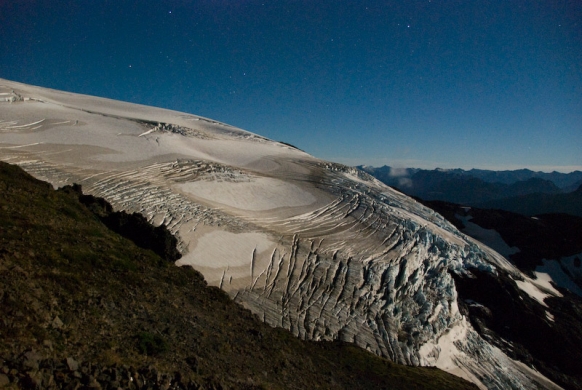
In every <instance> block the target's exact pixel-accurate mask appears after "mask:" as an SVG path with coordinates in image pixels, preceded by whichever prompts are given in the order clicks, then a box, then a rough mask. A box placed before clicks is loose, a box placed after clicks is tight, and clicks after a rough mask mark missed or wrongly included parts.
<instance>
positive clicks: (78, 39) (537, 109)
mask: <svg viewBox="0 0 582 390" xmlns="http://www.w3.org/2000/svg"><path fill="white" fill-rule="evenodd" d="M0 77H1V78H6V79H10V80H14V81H19V82H24V83H28V84H34V85H40V86H43V87H49V88H55V89H61V90H67V91H71V92H77V93H84V94H91V95H96V96H102V97H108V98H112V99H118V100H124V101H130V102H135V103H141V104H147V105H154V106H158V107H164V108H170V109H174V110H178V111H184V112H189V113H193V114H197V115H202V116H205V117H210V118H212V119H216V120H219V121H222V122H226V123H229V124H231V125H234V126H237V127H240V128H243V129H246V130H249V131H252V132H254V133H258V134H260V135H263V136H266V137H269V138H271V139H274V140H278V141H285V142H288V143H291V144H293V145H295V146H297V147H299V148H301V149H303V150H305V151H307V152H309V153H310V154H313V155H315V156H317V157H320V158H324V159H328V160H332V161H338V162H343V163H346V164H350V165H359V164H368V165H374V166H380V165H384V164H388V165H393V166H399V167H421V168H436V167H441V168H453V167H462V168H473V167H476V168H491V169H515V168H524V167H526V168H531V169H535V170H546V171H547V170H552V169H556V170H560V171H570V170H572V169H581V170H582V1H579V0H572V1H560V0H551V1H550V0H543V1H511V0H497V1H479V0H465V1H455V0H446V1H445V0H425V1H406V0H397V1H365V0H362V1H356V0H353V1H347V0H334V1H330V0H308V1H291V0H279V1H267V0H263V1H251V0H200V1H186V0H183V1H160V0H155V1H150V0H139V1H123V0H115V1H101V0H91V1H89V0H86V1H61V0H59V1H55V0H51V1H48V0H45V1H34V0H18V1H16V0H0ZM0 119H2V118H0Z"/></svg>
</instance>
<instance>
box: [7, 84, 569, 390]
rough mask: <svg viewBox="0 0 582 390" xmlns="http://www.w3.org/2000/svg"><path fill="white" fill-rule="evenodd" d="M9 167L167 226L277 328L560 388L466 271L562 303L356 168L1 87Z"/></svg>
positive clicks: (495, 384)
mask: <svg viewBox="0 0 582 390" xmlns="http://www.w3.org/2000/svg"><path fill="white" fill-rule="evenodd" d="M0 159H1V160H3V161H6V162H9V163H12V164H17V165H19V166H21V167H22V168H23V169H25V170H26V171H28V172H29V173H31V174H32V175H34V176H35V177H37V178H39V179H42V180H46V181H48V182H50V183H52V184H53V185H54V186H57V187H58V186H63V185H66V184H72V183H78V184H81V185H82V186H83V191H84V192H85V193H90V194H92V195H95V196H100V197H104V198H105V199H106V200H108V201H109V202H110V203H111V204H112V205H113V206H114V208H115V209H118V210H119V209H123V210H126V211H128V212H140V213H142V214H144V215H145V216H146V217H147V218H148V219H149V220H150V221H151V222H152V223H154V224H161V223H163V224H165V225H167V226H168V228H169V229H170V230H171V231H172V232H173V233H174V234H175V235H176V236H177V238H178V240H179V250H180V251H181V253H182V254H183V257H182V259H180V260H179V261H178V265H192V266H193V267H194V268H196V269H198V270H199V271H200V272H202V273H203V275H204V276H205V278H206V280H207V281H208V282H209V283H210V284H212V285H216V286H220V287H221V288H223V289H224V290H225V291H227V292H228V293H229V294H230V295H231V296H232V297H233V298H234V299H235V300H236V301H237V302H239V303H241V304H242V305H244V306H245V307H247V308H249V309H250V310H251V311H253V312H254V313H255V314H257V315H258V316H260V317H261V318H262V319H263V320H264V321H266V322H267V323H269V324H271V325H273V326H280V327H283V328H286V329H289V330H290V331H291V332H293V333H294V334H295V335H297V336H298V337H301V338H304V339H311V340H332V339H340V340H344V341H349V342H354V343H356V344H358V345H359V346H361V347H362V348H365V349H367V350H369V351H371V352H373V353H376V354H378V355H381V356H385V357H387V358H390V359H392V360H394V361H397V362H400V363H405V364H410V365H433V366H437V367H439V368H442V369H444V370H446V371H448V372H451V373H453V374H456V375H460V376H463V377H465V378H467V379H469V380H471V381H473V382H475V383H477V384H478V385H479V386H480V387H482V388H502V387H506V386H507V385H508V384H510V385H511V386H512V387H514V388H523V389H529V388H536V387H541V388H557V386H555V385H553V384H552V383H551V382H549V381H547V380H546V379H545V378H543V377H542V376H541V375H539V374H536V375H533V374H532V372H533V371H532V370H531V369H529V368H528V367H526V366H525V365H523V364H520V363H518V362H515V361H513V360H511V359H510V358H509V357H507V356H506V355H505V354H504V353H503V352H502V351H501V350H499V349H497V348H495V347H493V346H492V345H490V344H489V343H488V342H487V341H486V340H484V339H483V338H481V337H480V336H479V334H478V333H477V332H476V331H475V330H474V329H473V328H472V326H471V324H470V323H469V322H468V320H467V319H465V318H464V316H463V315H462V314H461V313H460V312H459V310H458V307H457V291H456V288H455V283H454V280H453V278H452V276H451V273H456V274H459V275H470V273H471V270H473V269H479V270H482V271H486V272H491V273H496V272H498V270H504V271H506V272H508V273H509V274H510V275H512V276H513V277H514V279H515V280H519V285H520V288H522V289H523V290H524V291H527V292H528V293H529V294H531V295H532V296H534V297H535V298H536V299H538V300H539V301H540V304H544V303H543V299H544V297H545V296H548V295H559V294H558V293H557V291H556V290H555V289H553V287H552V286H551V284H550V283H549V282H548V281H547V280H545V279H542V278H540V277H539V278H538V280H531V279H529V278H527V277H525V276H524V275H523V274H521V272H520V271H519V270H517V269H516V268H515V267H514V266H512V265H511V264H510V263H509V262H508V261H507V260H506V259H505V258H504V257H503V256H502V255H500V254H498V253H496V252H495V251H494V250H493V249H491V248H489V247H487V246H484V245H481V244H480V243H479V242H477V241H475V240H474V239H471V238H469V237H468V236H466V235H465V234H462V233H461V232H459V231H458V230H457V229H456V228H455V227H454V226H452V225H451V224H450V223H448V222H447V221H446V220H445V219H444V218H443V217H441V216H440V215H439V214H436V213H435V212H434V211H432V210H430V209H428V208H426V207H424V206H422V205H420V204H419V203H417V202H415V201H414V200H412V199H411V198H408V197H406V196H404V195H403V194H401V193H399V192H397V191H394V190H392V189H391V188H389V187H387V186H385V185H383V184H381V183H380V182H378V181H377V180H375V179H373V178H371V177H370V176H369V175H367V174H365V173H362V172H360V171H358V170H356V169H354V168H350V167H346V166H343V165H340V164H334V163H330V162H325V161H321V160H319V159H317V158H314V157H312V156H310V155H308V154H306V153H304V152H302V151H299V150H297V149H295V148H292V147H290V146H287V145H285V144H282V143H278V142H274V141H271V140H268V139H265V138H264V137H261V136H259V135H256V134H253V133H249V132H247V131H244V130H241V129H237V128H235V127H232V126H229V125H226V124H223V123H220V122H218V121H215V120H211V119H208V118H203V117H199V116H195V115H190V114H184V113H180V112H175V111H170V110H164V109H159V108H153V107H146V106H140V105H134V104H129V103H123V102H117V101H113V100H108V99H101V98H96V97H91V96H83V95H76V94H73V93H66V92H59V91H54V90H49V89H44V88H39V87H33V86H28V85H24V84H19V83H16V82H11V81H7V80H1V79H0Z"/></svg>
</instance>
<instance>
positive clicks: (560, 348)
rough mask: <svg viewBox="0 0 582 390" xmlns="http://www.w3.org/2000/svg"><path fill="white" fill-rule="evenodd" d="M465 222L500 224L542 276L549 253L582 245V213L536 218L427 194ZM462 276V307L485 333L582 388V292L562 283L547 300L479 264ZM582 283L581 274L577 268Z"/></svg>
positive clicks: (458, 280)
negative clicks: (470, 274) (469, 275)
mask: <svg viewBox="0 0 582 390" xmlns="http://www.w3.org/2000/svg"><path fill="white" fill-rule="evenodd" d="M417 200H418V201H420V202H422V203H424V204H425V205H426V206H428V207H430V208H432V209H433V210H435V211H437V212H439V213H440V214H441V215H443V216H444V217H445V218H447V219H448V220H449V221H450V222H451V223H453V224H454V225H455V226H456V227H457V228H458V229H459V230H461V231H462V230H463V229H464V228H465V226H464V224H463V221H462V220H461V218H463V217H469V218H470V222H471V223H474V224H476V225H478V226H480V227H481V228H483V229H492V230H495V231H496V232H498V233H499V235H500V236H501V238H502V239H503V240H504V241H505V242H506V243H507V244H508V245H509V246H511V247H516V248H519V252H517V253H514V254H512V255H510V256H509V260H511V261H512V262H513V263H514V264H515V265H516V266H517V267H518V268H520V270H521V271H523V272H525V273H526V274H529V275H530V276H531V277H533V278H535V274H534V271H535V269H536V267H537V266H540V265H542V264H543V263H542V259H547V260H549V259H554V260H552V261H556V260H555V259H559V258H561V257H566V256H572V255H575V254H578V253H581V252H582V218H580V217H576V216H572V215H568V214H544V215H538V216H536V217H535V218H531V217H526V216H524V215H520V214H516V213H512V212H509V211H503V210H486V209H478V208H467V207H463V206H460V205H458V204H453V203H447V202H442V201H424V200H420V199H417ZM453 276H454V277H455V284H456V286H457V289H458V292H459V298H460V299H459V307H460V310H461V311H462V312H463V314H465V315H466V316H467V317H468V318H469V320H470V321H471V323H472V324H473V326H474V327H475V329H477V331H478V332H479V333H480V334H481V336H482V337H483V338H485V339H486V340H488V341H490V342H491V343H493V344H495V345H497V346H498V347H499V348H501V349H502V350H503V351H504V352H505V353H507V354H508V355H509V356H511V357H512V358H514V359H517V360H520V361H522V362H524V363H526V364H528V365H534V366H535V367H536V368H538V370H540V372H542V373H543V374H544V375H546V376H547V377H549V378H551V379H552V380H553V381H554V382H556V383H558V384H560V385H561V386H563V387H565V388H569V389H582V375H581V373H582V370H581V367H582V363H581V362H582V299H581V298H580V297H579V296H577V295H575V294H573V293H572V292H570V291H568V290H566V289H563V288H560V287H558V286H556V287H557V288H558V290H560V292H561V293H562V294H563V295H564V296H563V297H561V298H558V297H551V298H546V299H545V303H546V304H547V307H546V308H544V307H541V306H540V305H538V304H537V303H536V302H535V301H534V300H533V299H532V298H531V297H529V296H528V295H527V294H524V292H523V291H521V290H520V289H519V288H518V287H517V285H516V283H515V281H514V280H513V279H512V278H511V277H509V276H508V275H504V274H503V272H500V273H499V275H497V276H495V277H494V276H493V275H491V274H488V273H486V272H479V271H473V277H472V278H466V277H465V278H463V277H460V276H458V275H453ZM572 279H573V281H574V282H575V283H577V284H578V285H579V286H582V283H580V280H577V278H576V277H575V276H574V275H572Z"/></svg>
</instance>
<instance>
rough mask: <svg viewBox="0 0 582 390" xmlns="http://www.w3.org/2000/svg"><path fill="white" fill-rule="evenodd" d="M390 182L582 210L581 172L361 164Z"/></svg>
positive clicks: (546, 209) (515, 206)
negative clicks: (581, 202)
mask: <svg viewBox="0 0 582 390" xmlns="http://www.w3.org/2000/svg"><path fill="white" fill-rule="evenodd" d="M360 168H361V169H363V170H364V171H366V172H368V173H370V174H371V175H372V176H374V177H376V178H377V179H378V180H380V181H382V182H383V183H385V184H386V185H389V186H392V187H394V188H397V189H398V190H400V191H402V192H404V193H405V194H407V195H410V196H415V197H418V198H421V199H425V200H442V201H446V202H451V203H460V204H465V205H468V206H474V207H481V208H499V209H503V210H508V211H514V212H518V213H521V214H527V215H535V214H542V213H550V212H565V213H569V214H573V215H578V216H582V210H580V208H579V207H578V199H577V198H576V199H574V198H575V197H576V195H575V194H576V193H577V192H576V189H577V188H579V186H580V183H581V181H582V172H580V171H574V172H571V173H568V174H564V173H559V172H552V173H546V172H534V171H531V170H528V169H522V170H516V171H487V170H479V169H471V170H468V171H466V170H462V169H446V170H444V169H435V170H424V169H416V168H412V169H408V168H405V169H394V168H391V167H389V166H383V167H380V168H374V167H369V166H360Z"/></svg>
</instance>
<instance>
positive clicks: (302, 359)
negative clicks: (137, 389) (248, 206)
mask: <svg viewBox="0 0 582 390" xmlns="http://www.w3.org/2000/svg"><path fill="white" fill-rule="evenodd" d="M0 313H1V314H2V315H1V319H0V366H2V359H4V360H5V362H6V361H8V360H10V359H15V358H16V357H17V356H18V355H19V354H20V353H22V352H23V351H25V350H27V349H30V348H34V349H36V350H37V351H40V352H41V353H42V354H43V355H44V356H45V357H52V358H57V359H62V358H66V357H74V358H75V359H77V360H79V361H92V362H96V363H99V364H105V365H112V364H118V365H122V364H125V365H133V366H134V367H144V366H147V365H154V366H156V367H157V368H158V370H160V371H164V372H175V371H179V372H180V373H181V375H182V377H183V378H188V379H191V380H193V381H195V382H196V383H207V384H208V383H213V384H220V385H222V386H223V387H226V388H261V387H262V388H273V389H278V388H280V389H291V388H326V389H327V388H354V389H355V388H365V389H373V388H397V389H423V388H433V389H438V388H443V389H444V388H450V389H469V388H475V387H474V386H473V385H471V384H469V383H467V382H465V381H463V380H461V379H459V378H457V377H454V376H452V375H449V374H446V373H444V372H442V371H440V370H437V369H432V368H413V367H406V366H401V365H397V364H394V363H391V362H389V361H387V360H384V359H381V358H379V357H377V356H375V355H372V354H370V353H368V352H366V351H364V350H361V349H359V348H356V347H354V346H352V345H348V344H342V343H327V342H325V343H324V342H321V343H315V342H305V341H301V340H298V339H296V338H295V337H293V336H292V335H291V334H290V333H289V332H287V331H285V330H282V329H274V328H270V327H268V326H267V325H265V324H263V323H262V322H260V321H259V320H258V319H257V318H255V317H254V316H253V315H252V314H251V313H250V312H249V311H248V310H246V309H244V308H242V307H241V306H240V305H237V304H235V303H234V302H233V301H232V300H231V299H230V298H229V297H228V296H227V295H226V294H225V293H223V292H222V291H220V290H219V289H217V288H213V287H208V286H206V283H205V282H204V280H203V278H202V276H201V275H200V274H199V273H197V272H196V271H194V270H192V269H190V268H186V267H184V268H178V267H175V266H173V265H172V264H171V263H167V262H164V261H163V260H162V259H161V258H159V257H158V256H157V255H155V254H154V253H153V252H151V251H146V250H143V249H141V248H138V247H137V246H135V245H134V244H133V243H132V242H131V241H128V240H126V239H125V238H123V237H121V236H119V235H117V234H115V233H113V232H112V231H110V230H109V229H107V228H106V227H105V225H103V224H102V223H101V222H100V221H99V220H98V219H97V218H96V217H95V216H94V215H93V214H92V213H91V212H90V211H89V210H87V209H86V208H85V206H83V205H82V204H80V203H79V202H78V199H77V197H76V194H74V193H73V192H68V193H67V192H64V191H54V190H53V189H52V187H51V186H50V185H48V184H46V183H43V182H40V181H38V180H36V179H34V178H32V177H31V176H29V175H28V174H26V173H24V172H23V171H22V170H20V169H19V168H17V167H14V166H10V165H8V164H5V163H2V162H0ZM152 340H153V341H152ZM140 342H141V347H140ZM148 348H149V352H146V353H144V352H145V351H146V350H147V349H148Z"/></svg>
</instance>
